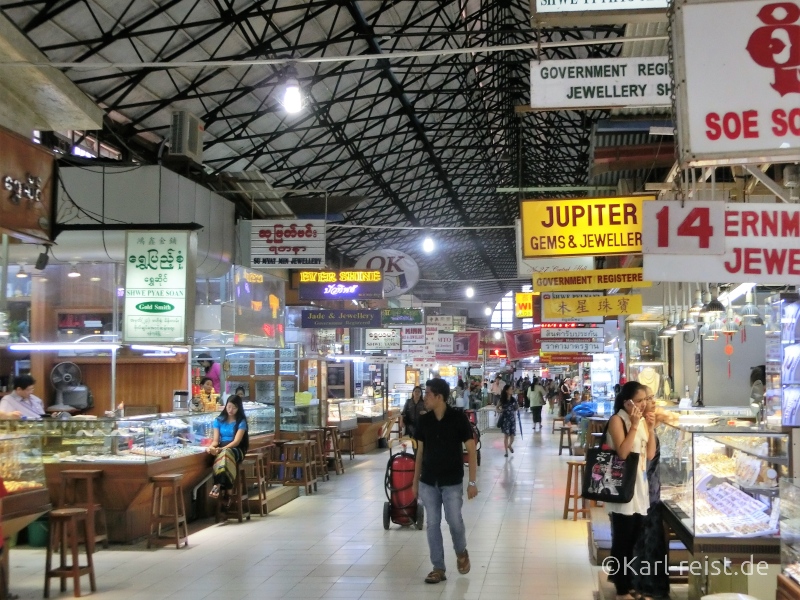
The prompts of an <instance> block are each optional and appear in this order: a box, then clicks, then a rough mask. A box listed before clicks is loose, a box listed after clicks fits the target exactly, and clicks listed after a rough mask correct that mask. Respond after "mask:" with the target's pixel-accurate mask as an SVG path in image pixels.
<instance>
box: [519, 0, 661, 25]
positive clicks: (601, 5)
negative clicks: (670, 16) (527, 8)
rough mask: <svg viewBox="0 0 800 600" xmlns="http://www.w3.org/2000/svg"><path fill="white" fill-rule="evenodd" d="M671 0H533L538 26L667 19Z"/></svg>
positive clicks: (533, 12)
mask: <svg viewBox="0 0 800 600" xmlns="http://www.w3.org/2000/svg"><path fill="white" fill-rule="evenodd" d="M667 6H668V0H626V1H625V2H616V1H613V0H531V16H532V17H533V22H534V23H535V24H536V25H539V26H547V27H555V26H566V27H576V26H587V25H613V24H627V23H637V22H647V23H649V22H654V21H666V20H667Z"/></svg>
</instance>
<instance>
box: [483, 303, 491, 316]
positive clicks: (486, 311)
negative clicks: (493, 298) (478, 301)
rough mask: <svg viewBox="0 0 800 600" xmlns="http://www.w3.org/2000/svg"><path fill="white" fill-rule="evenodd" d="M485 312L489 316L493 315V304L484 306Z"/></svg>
mask: <svg viewBox="0 0 800 600" xmlns="http://www.w3.org/2000/svg"><path fill="white" fill-rule="evenodd" d="M483 314H485V315H486V316H487V317H491V316H492V307H491V306H487V307H486V308H484V309H483Z"/></svg>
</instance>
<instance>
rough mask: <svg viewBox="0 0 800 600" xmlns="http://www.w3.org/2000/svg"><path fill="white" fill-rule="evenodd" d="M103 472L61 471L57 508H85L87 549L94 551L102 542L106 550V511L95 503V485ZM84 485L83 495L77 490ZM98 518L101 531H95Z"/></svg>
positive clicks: (83, 470)
mask: <svg viewBox="0 0 800 600" xmlns="http://www.w3.org/2000/svg"><path fill="white" fill-rule="evenodd" d="M102 476H103V472H102V471H100V470H89V469H81V470H68V471H61V497H60V502H61V504H60V505H59V508H85V509H86V510H87V512H88V517H87V525H88V528H89V535H90V536H91V540H89V548H90V549H91V551H92V553H94V551H95V544H96V543H97V542H103V547H104V548H108V524H107V522H106V511H105V510H104V509H103V505H102V504H100V503H99V502H96V501H95V484H96V483H97V482H98V481H100V478H101V477H102ZM80 484H83V485H84V490H83V492H84V493H83V494H81V491H80V489H79V487H80ZM98 516H99V517H100V519H99V520H100V524H101V526H102V531H100V532H98V531H97V527H96V526H97V517H98Z"/></svg>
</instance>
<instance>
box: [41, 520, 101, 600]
mask: <svg viewBox="0 0 800 600" xmlns="http://www.w3.org/2000/svg"><path fill="white" fill-rule="evenodd" d="M88 517H89V510H88V509H87V508H57V509H55V510H52V511H50V541H49V543H48V544H47V558H46V562H45V567H44V597H45V598H49V597H50V579H52V578H53V577H58V578H59V579H60V580H61V586H60V589H61V591H62V592H65V591H67V578H68V577H72V581H73V584H72V587H73V592H74V595H75V597H76V598H80V595H81V577H82V576H83V575H88V576H89V587H90V588H91V590H92V591H93V592H96V591H97V585H96V583H95V580H94V562H93V561H92V546H93V544H92V543H91V541H92V535H91V532H90V530H89V523H90V521H89V518H88ZM79 521H83V537H84V539H85V540H86V542H85V544H84V547H85V549H86V565H81V564H80V556H79V554H78V544H79V535H78V533H79V532H78V523H79ZM67 546H69V552H70V553H71V554H72V564H69V565H68V564H67ZM53 548H56V549H58V551H59V558H60V560H59V566H58V567H56V568H55V569H53V568H52V562H53Z"/></svg>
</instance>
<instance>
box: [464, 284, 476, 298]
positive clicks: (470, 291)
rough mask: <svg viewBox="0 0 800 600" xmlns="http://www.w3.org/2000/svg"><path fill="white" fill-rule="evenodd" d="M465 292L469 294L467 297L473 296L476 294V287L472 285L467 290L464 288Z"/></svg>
mask: <svg viewBox="0 0 800 600" xmlns="http://www.w3.org/2000/svg"><path fill="white" fill-rule="evenodd" d="M464 294H465V295H466V296H467V298H472V297H473V296H474V295H475V288H473V287H472V286H470V287H468V288H467V289H466V290H464Z"/></svg>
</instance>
